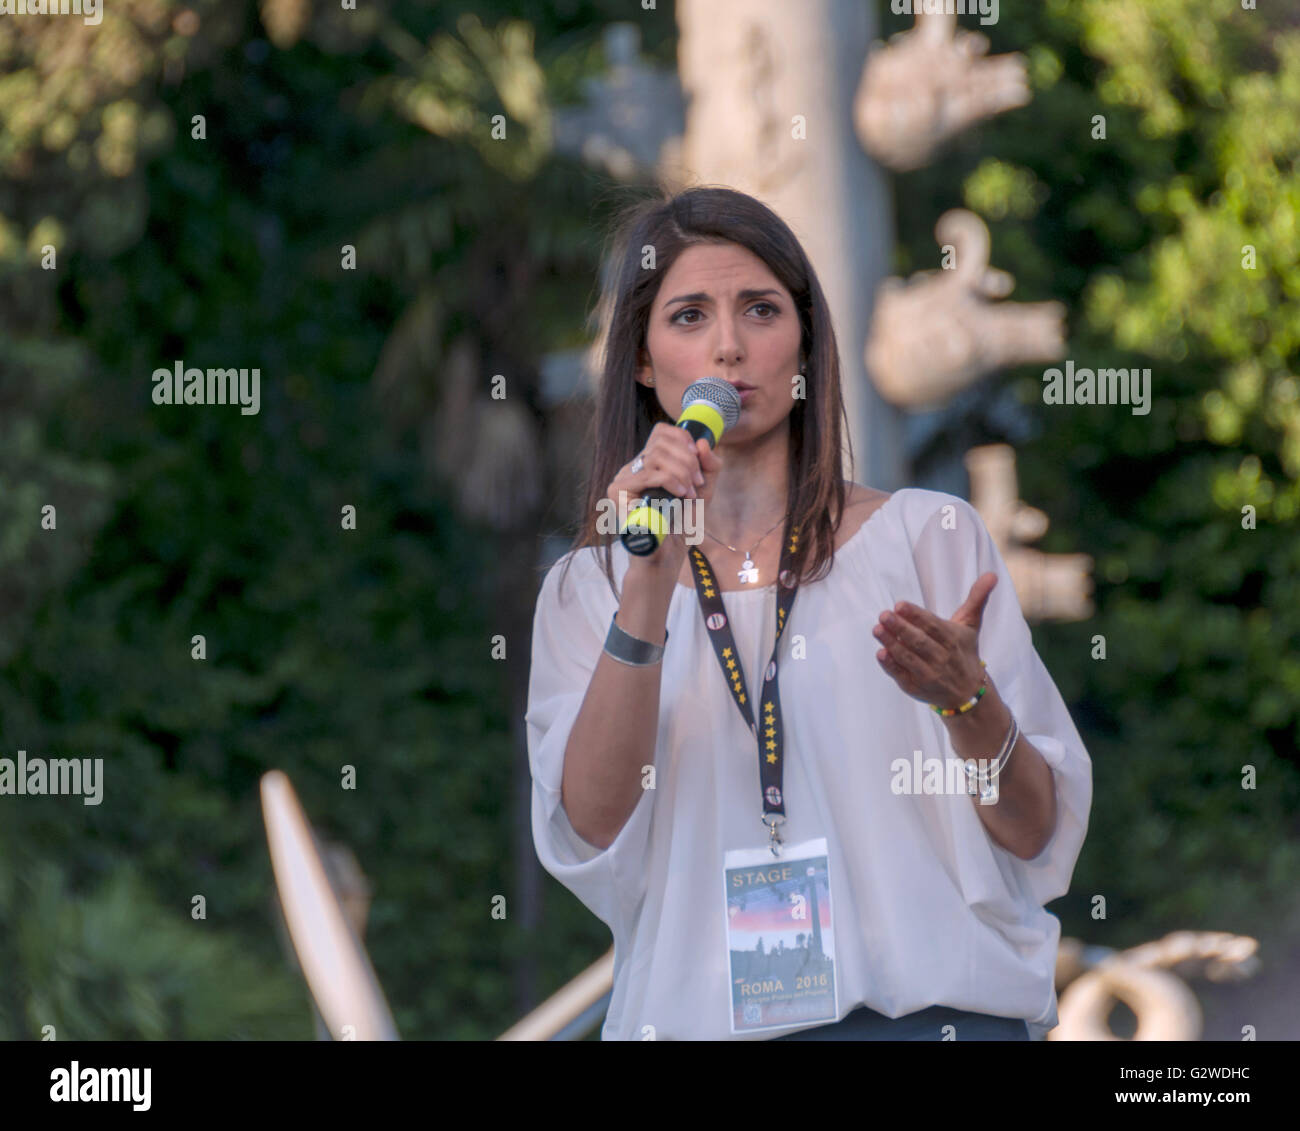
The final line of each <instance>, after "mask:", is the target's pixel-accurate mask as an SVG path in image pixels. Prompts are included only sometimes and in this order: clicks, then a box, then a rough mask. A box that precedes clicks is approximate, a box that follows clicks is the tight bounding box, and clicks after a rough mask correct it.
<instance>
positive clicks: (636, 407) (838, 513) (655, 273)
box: [566, 186, 852, 595]
mask: <svg viewBox="0 0 1300 1131" xmlns="http://www.w3.org/2000/svg"><path fill="white" fill-rule="evenodd" d="M702 243H714V244H716V243H734V244H738V245H739V246H741V247H744V248H748V249H749V250H750V251H752V252H753V253H754V254H755V255H756V256H758V258H759V259H761V260H762V261H763V262H764V263H765V264H766V265H767V267H768V269H769V270H771V272H772V274H773V275H775V276H776V277H777V278H778V279H779V280H780V281H781V283H782V285H784V287H785V288H786V290H788V291H789V292H790V295H791V297H792V298H793V299H794V304H795V309H796V310H797V311H798V312H799V325H800V330H801V335H800V349H801V353H802V356H803V358H804V361H803V375H804V378H805V390H804V392H805V396H804V398H802V399H800V398H796V399H795V401H794V408H793V409H792V410H791V414H790V466H789V480H788V482H789V491H790V496H789V499H790V516H791V517H790V522H791V524H792V525H797V526H798V527H799V528H800V530H801V531H803V532H804V536H803V537H801V538H800V540H799V550H798V552H797V554H796V555H795V561H794V569H795V572H796V574H797V575H798V576H799V578H800V579H801V580H805V581H815V580H819V579H820V578H822V577H825V576H826V574H827V573H829V572H830V568H831V564H832V560H833V557H834V552H835V532H836V530H837V529H838V528H839V524H840V521H841V519H842V517H843V514H844V503H845V491H844V475H843V461H842V458H841V452H840V447H841V444H842V442H843V437H844V436H845V434H846V431H847V429H846V428H845V427H844V426H842V423H841V422H842V421H844V420H845V414H844V399H843V396H842V394H841V391H840V366H839V352H838V350H837V348H836V343H835V331H834V329H833V328H832V326H831V316H830V308H829V307H828V306H827V304H826V297H825V295H824V294H823V293H822V289H821V284H820V283H819V282H818V281H817V275H816V272H814V271H813V268H812V264H811V263H810V262H809V261H808V256H807V255H806V254H805V252H804V250H803V248H802V247H801V246H800V244H799V241H798V239H796V237H795V235H794V233H793V232H792V231H791V230H790V228H789V226H788V225H787V224H786V223H785V221H784V220H782V219H781V218H780V217H779V216H778V215H777V214H776V213H775V212H773V211H772V210H771V209H770V208H768V207H767V206H766V205H764V204H762V203H761V202H759V201H758V200H755V199H754V198H753V197H752V196H747V195H746V194H745V193H741V192H736V191H735V190H734V189H728V188H720V187H712V186H696V187H692V188H688V189H685V190H683V191H682V192H679V193H677V194H676V195H663V196H660V197H657V198H649V199H645V200H640V201H636V202H635V203H633V204H632V205H630V206H628V207H625V208H624V209H623V211H622V212H621V213H620V215H619V216H618V217H617V218H616V221H615V224H614V226H613V231H612V235H611V237H610V239H609V240H608V241H607V244H606V258H605V267H604V272H603V285H602V293H601V297H600V303H599V318H600V326H601V332H602V336H603V338H604V350H603V360H602V364H601V377H600V389H599V392H598V394H597V399H596V411H595V415H594V416H593V418H592V425H591V440H590V445H591V451H592V462H591V471H590V474H589V475H588V478H587V485H586V500H585V502H584V510H583V519H582V525H581V529H580V531H579V534H578V537H577V539H576V540H575V542H574V546H575V548H581V547H584V546H604V570H605V576H606V577H607V578H608V579H609V583H610V587H611V588H613V587H614V566H613V557H612V549H613V544H614V542H615V541H616V540H617V535H610V534H601V533H599V532H598V530H597V527H596V521H597V517H598V514H599V511H598V509H597V504H598V503H599V502H600V500H601V499H603V498H604V497H605V492H606V490H607V489H608V487H609V484H610V483H611V482H612V481H613V479H614V477H615V476H616V475H617V474H618V471H619V469H620V468H621V467H623V465H624V464H626V463H628V462H629V461H630V460H631V459H632V458H633V456H635V455H636V453H637V452H639V451H640V450H641V449H642V448H643V447H645V445H646V442H647V441H648V440H649V438H650V430H651V429H652V428H653V427H654V426H655V425H656V424H657V423H659V422H660V421H666V422H667V423H669V424H671V423H672V419H671V418H670V417H669V416H668V415H667V414H666V413H665V412H664V411H663V408H662V407H661V406H660V404H659V401H658V398H657V397H656V396H655V391H654V389H652V388H646V387H645V386H644V385H642V384H640V383H639V382H638V381H637V380H636V379H635V375H636V370H637V368H638V364H639V359H640V356H641V355H642V353H643V351H644V350H645V349H646V330H647V327H648V325H649V320H650V308H651V306H652V305H653V304H654V300H655V297H656V296H657V294H658V291H659V286H660V284H661V282H662V281H663V279H664V276H665V275H666V274H667V272H668V269H669V268H670V267H671V266H672V265H673V263H674V262H675V261H676V260H677V257H678V256H679V255H681V254H682V252H683V251H684V250H685V249H686V248H688V247H691V246H693V245H695V244H702ZM650 249H653V252H654V257H653V263H654V267H653V268H646V267H643V266H642V264H643V262H644V261H645V259H646V256H647V252H648V251H649V250H650ZM850 459H852V453H850ZM568 564H572V557H571V558H570V559H569V563H568ZM566 572H567V566H566ZM615 595H617V590H615Z"/></svg>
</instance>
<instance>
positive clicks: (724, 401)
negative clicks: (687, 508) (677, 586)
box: [619, 377, 740, 558]
mask: <svg viewBox="0 0 1300 1131" xmlns="http://www.w3.org/2000/svg"><path fill="white" fill-rule="evenodd" d="M739 419H740V394H739V393H738V392H736V390H735V388H734V387H733V386H732V385H731V384H730V382H727V381H724V380H723V379H722V378H721V377H701V378H700V379H699V380H698V381H692V382H691V383H690V384H689V385H687V386H686V391H685V392H684V393H682V414H681V416H679V417H678V418H677V427H678V428H684V429H686V431H687V432H688V433H690V437H691V439H692V440H698V439H700V438H701V437H703V438H704V439H706V440H708V442H709V447H711V448H716V447H717V446H718V441H719V440H721V439H722V433H723V432H725V431H726V430H727V429H728V428H732V427H734V426H735V423H736V421H737V420H739ZM675 500H677V496H676V495H674V494H673V493H672V492H671V491H667V490H665V489H664V488H663V487H651V488H649V489H648V490H646V491H645V492H644V493H643V494H642V496H641V504H640V506H637V507H634V508H633V509H632V510H630V511H629V512H628V515H627V519H626V521H624V523H623V529H622V530H621V531H620V532H619V538H621V539H622V542H623V545H624V546H625V547H627V552H628V553H629V554H636V556H637V557H639V558H644V557H647V556H649V555H650V554H653V553H654V552H655V551H656V550H657V549H659V547H660V546H662V545H663V541H664V538H665V537H666V536H667V534H668V519H667V518H666V517H665V516H664V514H663V510H662V509H661V507H660V506H658V505H656V504H662V503H666V502H670V501H675Z"/></svg>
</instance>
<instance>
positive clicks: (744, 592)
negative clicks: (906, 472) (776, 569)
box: [673, 488, 902, 597]
mask: <svg viewBox="0 0 1300 1131" xmlns="http://www.w3.org/2000/svg"><path fill="white" fill-rule="evenodd" d="M900 490H902V488H900ZM898 493H899V492H898V491H892V492H890V495H889V498H887V499H886V500H885V501H884V502H883V503H881V504H880V506H878V507H877V508H876V509H875V510H874V511H872V512H871V513H870V514H869V515H867V517H866V520H865V521H864V522H863V523H862V525H861V526H859V527H858V528H857V530H855V531H854V532H853V534H852V535H851V536H850V538H849V540H848V541H847V542H845V543H844V545H842V546H841V547H840V548H839V549H838V550H836V551H835V553H836V554H837V555H839V554H842V553H844V551H845V550H847V549H848V548H849V547H850V546H852V545H853V544H854V543H855V542H856V541H857V540H858V539H859V538H861V537H862V535H863V533H864V532H865V531H866V529H867V527H868V526H870V525H871V524H872V523H873V522H874V521H875V520H876V515H878V514H880V512H881V511H883V510H884V509H885V508H886V507H887V506H889V504H890V503H892V502H893V501H894V499H895V498H897V497H898ZM673 588H674V590H677V589H680V590H682V592H684V593H694V592H695V586H694V585H683V584H682V583H681V582H680V581H678V582H675V583H674V584H673ZM775 588H776V582H775V581H769V582H768V583H767V584H766V585H760V586H758V587H757V588H754V589H749V588H745V589H719V590H718V592H719V594H720V595H721V596H723V597H745V596H750V597H752V596H755V595H757V594H759V593H767V592H769V591H770V590H772V589H775ZM675 595H676V594H675V593H674V596H675Z"/></svg>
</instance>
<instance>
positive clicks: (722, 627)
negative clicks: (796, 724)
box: [690, 526, 799, 856]
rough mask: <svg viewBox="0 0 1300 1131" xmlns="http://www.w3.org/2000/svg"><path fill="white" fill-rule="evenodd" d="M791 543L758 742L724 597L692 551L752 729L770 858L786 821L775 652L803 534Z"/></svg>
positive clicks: (698, 584) (704, 605)
mask: <svg viewBox="0 0 1300 1131" xmlns="http://www.w3.org/2000/svg"><path fill="white" fill-rule="evenodd" d="M789 535H790V536H789V538H788V539H787V540H786V541H785V542H783V543H782V546H781V564H780V567H779V569H778V572H777V583H776V640H775V642H774V643H773V645H772V658H771V660H770V661H768V665H767V669H766V671H765V672H764V674H763V683H762V700H763V732H762V735H761V736H760V734H759V731H758V727H757V726H756V725H755V723H754V712H753V710H752V709H751V708H750V704H749V696H748V694H747V691H748V689H747V688H746V687H745V674H744V672H742V671H741V668H740V656H739V653H738V652H737V649H736V638H735V637H734V636H733V635H732V633H731V627H730V626H729V625H728V623H727V613H726V609H725V608H724V606H723V604H722V595H721V592H720V591H719V589H718V586H717V583H716V582H715V581H714V577H713V569H712V567H711V566H710V565H709V559H708V558H706V557H705V556H704V551H703V550H701V549H700V548H699V547H698V546H692V547H691V548H690V558H691V571H692V572H693V573H694V575H695V595H696V596H697V597H698V598H699V599H700V615H701V616H703V617H704V627H705V628H706V629H708V632H709V639H710V640H711V641H712V642H713V651H714V654H715V655H716V656H717V657H718V665H719V666H720V667H721V668H722V674H723V675H724V676H725V677H726V680H727V686H728V688H730V690H731V698H732V699H733V700H734V701H735V704H736V707H737V708H738V709H739V710H740V715H741V718H743V719H744V720H745V722H746V723H748V724H749V730H750V733H751V734H753V736H754V738H755V740H756V741H757V743H758V775H759V783H760V785H761V787H762V790H763V813H762V816H761V817H760V818H759V819H760V820H761V821H762V822H763V824H765V825H767V828H768V834H769V837H770V844H771V848H772V855H773V856H779V855H780V854H781V848H780V846H781V843H782V841H781V836H780V834H779V833H778V832H777V828H776V827H777V824H778V823H780V822H784V821H785V797H784V796H783V795H782V793H781V782H782V770H783V768H784V762H783V761H782V759H783V757H784V753H785V744H784V736H783V733H782V731H783V728H782V725H781V697H780V695H779V694H778V690H777V662H776V657H777V652H779V651H780V648H781V634H782V633H783V632H784V631H785V626H786V621H787V619H788V618H789V614H790V606H791V605H793V604H794V596H795V593H796V592H797V591H798V589H799V579H798V577H797V576H796V575H795V572H794V570H793V569H792V568H791V565H792V563H793V561H794V554H795V551H796V549H797V548H798V545H799V528H798V527H797V526H795V527H792V528H790V531H789Z"/></svg>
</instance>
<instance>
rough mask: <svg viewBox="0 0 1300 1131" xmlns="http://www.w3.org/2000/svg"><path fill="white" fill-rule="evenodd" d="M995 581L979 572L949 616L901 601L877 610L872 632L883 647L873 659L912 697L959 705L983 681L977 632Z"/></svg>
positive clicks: (934, 703) (930, 702)
mask: <svg viewBox="0 0 1300 1131" xmlns="http://www.w3.org/2000/svg"><path fill="white" fill-rule="evenodd" d="M997 583H998V575H997V574H996V573H982V574H980V576H979V577H977V578H976V579H975V584H974V585H972V586H971V590H970V594H969V595H968V596H967V598H966V600H965V603H963V605H962V607H961V608H960V609H958V610H957V611H956V612H955V613H953V615H952V619H951V620H944V619H943V618H942V617H938V616H935V614H934V613H932V612H930V611H929V610H928V609H923V608H921V607H919V606H918V605H913V604H911V603H910V602H908V601H900V602H899V603H898V604H897V605H895V606H894V608H893V610H892V611H886V612H883V613H881V614H880V623H879V624H877V625H876V627H875V628H874V629H872V630H871V631H872V634H873V635H874V636H875V637H876V639H877V640H879V641H880V643H881V644H882V645H884V647H883V648H882V649H881V650H880V651H879V652H877V653H876V659H877V660H878V661H879V662H880V666H881V667H882V668H884V669H885V671H886V672H887V673H888V674H889V676H890V677H891V678H892V679H893V680H894V682H895V683H897V684H898V686H899V687H900V688H902V689H903V690H904V691H905V692H907V694H908V695H910V696H912V698H913V699H920V700H921V701H922V702H923V703H929V704H933V705H935V706H939V707H958V706H960V705H961V704H962V703H965V702H966V700H967V699H969V698H970V697H971V696H972V695H974V694H975V691H976V689H977V688H979V686H980V685H981V684H983V683H984V681H985V675H984V670H983V668H981V667H980V658H979V633H980V621H981V620H982V619H983V617H984V605H985V603H986V602H987V601H988V599H989V594H990V593H992V592H993V587H994V586H995V585H997Z"/></svg>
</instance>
